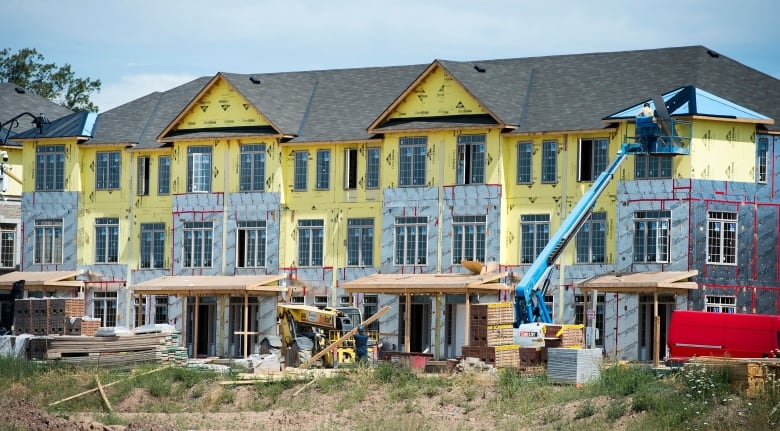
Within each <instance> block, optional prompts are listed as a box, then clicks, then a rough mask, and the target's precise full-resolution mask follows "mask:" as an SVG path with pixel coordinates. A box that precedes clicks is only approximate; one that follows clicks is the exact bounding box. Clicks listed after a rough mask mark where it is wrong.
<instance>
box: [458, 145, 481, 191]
mask: <svg viewBox="0 0 780 431" xmlns="http://www.w3.org/2000/svg"><path fill="white" fill-rule="evenodd" d="M456 181H457V183H458V184H483V183H484V182H485V135H459V136H458V172H457V179H456Z"/></svg>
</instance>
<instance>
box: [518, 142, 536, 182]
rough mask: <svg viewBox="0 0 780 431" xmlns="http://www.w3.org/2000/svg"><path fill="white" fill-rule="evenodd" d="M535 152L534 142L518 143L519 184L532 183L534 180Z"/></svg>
mask: <svg viewBox="0 0 780 431" xmlns="http://www.w3.org/2000/svg"><path fill="white" fill-rule="evenodd" d="M533 154H534V145H533V144H532V143H530V142H518V143H517V184H531V182H532V181H533V177H532V175H533Z"/></svg>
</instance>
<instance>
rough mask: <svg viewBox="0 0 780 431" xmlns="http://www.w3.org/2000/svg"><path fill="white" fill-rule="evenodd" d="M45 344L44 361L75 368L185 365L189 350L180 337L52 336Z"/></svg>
mask: <svg viewBox="0 0 780 431" xmlns="http://www.w3.org/2000/svg"><path fill="white" fill-rule="evenodd" d="M38 338H43V339H45V340H46V352H45V355H44V359H50V360H57V361H61V362H67V363H70V364H76V365H87V366H105V367H118V366H130V365H135V364H140V363H161V364H185V363H186V362H187V360H188V355H187V351H186V349H184V348H183V347H180V346H179V334H178V333H151V334H140V335H123V336H113V337H94V336H84V335H80V336H69V335H63V336H53V337H35V338H33V340H36V339H38Z"/></svg>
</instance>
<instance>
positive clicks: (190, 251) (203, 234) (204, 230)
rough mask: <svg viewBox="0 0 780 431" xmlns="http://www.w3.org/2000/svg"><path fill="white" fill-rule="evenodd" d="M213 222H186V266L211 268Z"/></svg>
mask: <svg viewBox="0 0 780 431" xmlns="http://www.w3.org/2000/svg"><path fill="white" fill-rule="evenodd" d="M213 236H214V227H213V223H212V222H203V221H202V222H185V223H184V267H185V268H211V253H212V250H211V248H212V243H213Z"/></svg>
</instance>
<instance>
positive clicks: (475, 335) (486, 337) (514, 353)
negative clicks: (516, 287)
mask: <svg viewBox="0 0 780 431" xmlns="http://www.w3.org/2000/svg"><path fill="white" fill-rule="evenodd" d="M514 318H515V315H514V308H513V307H512V303H511V302H496V303H488V304H474V305H472V306H471V316H470V319H469V334H470V340H469V344H468V345H465V346H462V347H461V350H462V353H463V356H464V357H471V358H478V359H480V360H482V361H484V362H485V363H488V364H491V365H494V366H496V367H518V366H519V365H520V356H519V354H518V349H519V346H517V345H516V344H514V339H513V333H514V329H513V327H512V322H513V321H514Z"/></svg>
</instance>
